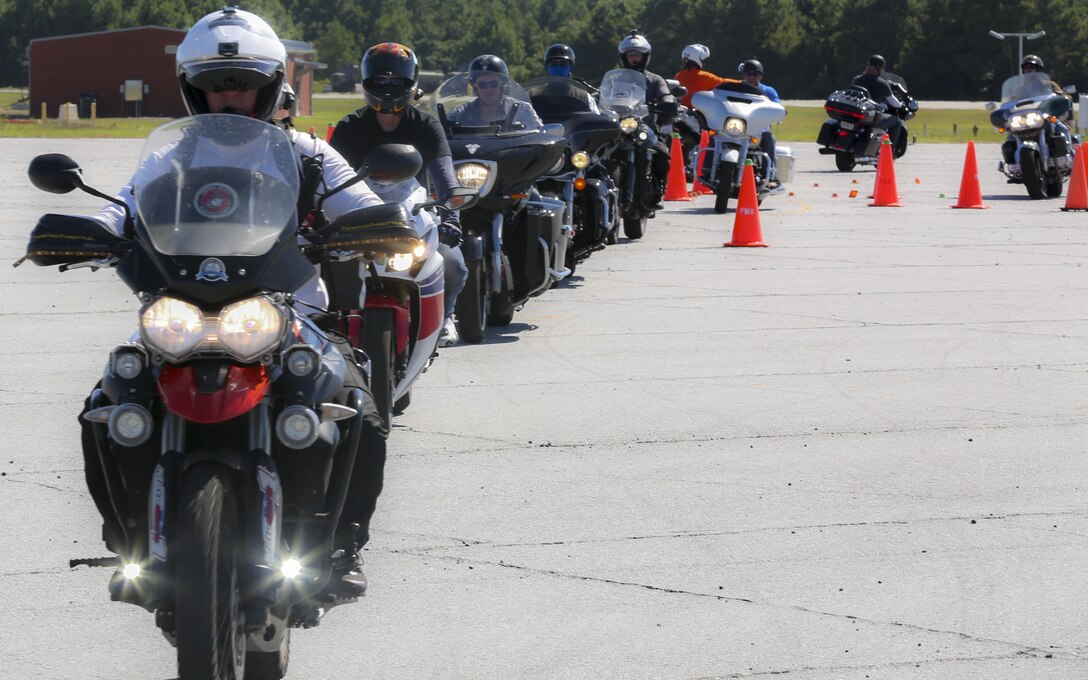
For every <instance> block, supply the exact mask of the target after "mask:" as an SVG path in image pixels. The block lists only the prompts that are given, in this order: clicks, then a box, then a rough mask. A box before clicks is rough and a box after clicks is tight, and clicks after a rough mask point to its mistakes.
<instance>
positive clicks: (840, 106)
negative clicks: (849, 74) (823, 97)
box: [824, 90, 877, 125]
mask: <svg viewBox="0 0 1088 680" xmlns="http://www.w3.org/2000/svg"><path fill="white" fill-rule="evenodd" d="M824 111H826V112H827V115H828V116H830V117H831V118H833V119H835V120H840V121H847V122H850V123H854V124H861V125H871V124H872V122H873V121H874V120H876V114H877V110H876V104H875V103H873V101H872V100H871V99H869V98H868V97H867V96H865V95H864V94H862V93H861V92H860V91H858V90H835V91H834V92H832V93H831V94H830V95H829V96H828V97H827V101H826V102H824Z"/></svg>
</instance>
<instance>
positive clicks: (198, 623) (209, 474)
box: [170, 465, 246, 680]
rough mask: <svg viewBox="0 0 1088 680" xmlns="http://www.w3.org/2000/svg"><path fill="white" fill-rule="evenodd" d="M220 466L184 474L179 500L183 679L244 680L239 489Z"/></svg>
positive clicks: (178, 607)
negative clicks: (238, 550)
mask: <svg viewBox="0 0 1088 680" xmlns="http://www.w3.org/2000/svg"><path fill="white" fill-rule="evenodd" d="M233 486H234V485H233V484H232V483H231V479H230V476H229V475H228V474H227V473H226V472H225V471H224V470H221V469H219V467H218V466H215V465H197V466H195V467H193V468H190V469H189V470H188V471H187V472H186V473H185V480H184V482H183V484H182V490H181V497H180V498H179V502H178V532H177V538H176V539H175V542H176V545H177V548H176V549H175V548H174V544H172V545H171V551H170V552H171V554H172V555H174V559H175V560H176V562H175V566H176V571H175V573H176V574H177V575H178V576H177V583H176V584H175V593H176V601H175V610H174V618H175V621H176V629H175V635H176V637H177V648H178V675H179V677H182V678H186V679H189V678H192V680H242V678H243V677H244V676H245V662H246V632H245V620H244V618H243V617H242V613H241V611H240V610H239V601H240V599H241V594H240V593H239V585H240V584H239V581H238V554H237V548H238V546H239V541H240V539H241V532H240V530H239V521H238V509H237V506H236V505H235V504H234V499H235V498H237V493H238V490H237V489H234V488H233Z"/></svg>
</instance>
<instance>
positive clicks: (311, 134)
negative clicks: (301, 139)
mask: <svg viewBox="0 0 1088 680" xmlns="http://www.w3.org/2000/svg"><path fill="white" fill-rule="evenodd" d="M310 136H311V137H313V136H314V126H313V125H311V126H310Z"/></svg>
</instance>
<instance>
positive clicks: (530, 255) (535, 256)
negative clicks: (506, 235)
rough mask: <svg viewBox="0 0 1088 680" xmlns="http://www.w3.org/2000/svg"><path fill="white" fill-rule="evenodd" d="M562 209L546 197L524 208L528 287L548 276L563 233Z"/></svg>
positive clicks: (557, 203)
mask: <svg viewBox="0 0 1088 680" xmlns="http://www.w3.org/2000/svg"><path fill="white" fill-rule="evenodd" d="M563 209H564V205H563V202H562V201H556V200H553V199H548V198H542V199H539V200H534V201H530V202H529V205H528V206H527V207H526V209H525V273H526V278H527V280H528V281H529V282H530V283H529V285H530V288H535V287H536V285H539V284H538V283H537V282H543V281H544V280H545V278H546V277H547V276H548V267H549V264H550V263H549V262H548V259H549V257H550V256H551V250H552V248H554V247H555V245H556V243H558V241H559V237H560V234H561V233H562V228H563ZM541 239H543V241H544V244H545V245H546V247H547V251H545V250H544V249H543V247H542V246H541V244H540V242H541Z"/></svg>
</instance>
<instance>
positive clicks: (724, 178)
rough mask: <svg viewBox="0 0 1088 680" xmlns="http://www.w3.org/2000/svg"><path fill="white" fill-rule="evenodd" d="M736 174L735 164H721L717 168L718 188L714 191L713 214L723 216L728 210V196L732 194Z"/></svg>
mask: <svg viewBox="0 0 1088 680" xmlns="http://www.w3.org/2000/svg"><path fill="white" fill-rule="evenodd" d="M736 174H737V164H736V163H722V164H721V165H719V166H718V186H717V188H716V189H715V190H714V212H716V213H718V214H719V215H724V214H725V211H726V210H729V199H730V194H731V193H732V192H733V177H734V176H735V175H736Z"/></svg>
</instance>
